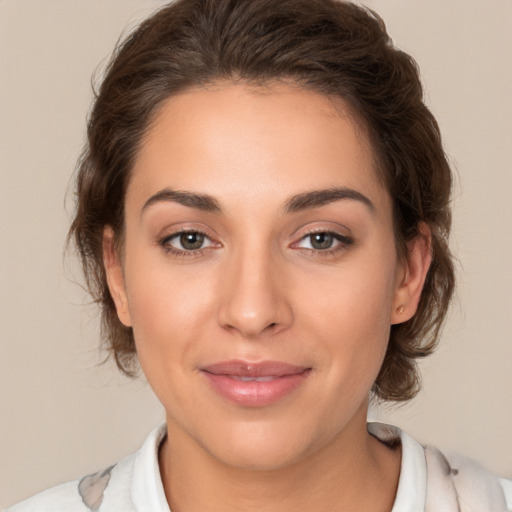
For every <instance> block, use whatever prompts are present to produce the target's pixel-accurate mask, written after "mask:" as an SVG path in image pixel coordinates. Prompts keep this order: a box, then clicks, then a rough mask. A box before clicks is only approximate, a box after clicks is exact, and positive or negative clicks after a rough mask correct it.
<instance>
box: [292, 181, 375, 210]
mask: <svg viewBox="0 0 512 512" xmlns="http://www.w3.org/2000/svg"><path fill="white" fill-rule="evenodd" d="M341 199H352V200H355V201H360V202H361V203H363V204H364V205H365V206H367V207H368V209H369V210H370V212H371V213H372V214H374V213H375V206H374V204H373V203H372V202H371V201H370V199H369V198H368V197H366V196H365V195H363V194H361V192H358V191H357V190H354V189H352V188H346V187H335V188H328V189H325V190H312V191H311V192H304V193H302V194H297V195H296V196H293V197H291V198H290V199H289V200H288V201H287V202H286V204H285V207H284V211H285V213H295V212H299V211H303V210H309V209H311V208H318V207H319V206H323V205H326V204H329V203H332V202H334V201H339V200H341Z"/></svg>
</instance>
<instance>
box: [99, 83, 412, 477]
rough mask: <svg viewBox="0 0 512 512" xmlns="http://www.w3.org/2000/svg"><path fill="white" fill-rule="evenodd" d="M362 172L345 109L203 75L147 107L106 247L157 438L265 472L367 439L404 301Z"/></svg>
mask: <svg viewBox="0 0 512 512" xmlns="http://www.w3.org/2000/svg"><path fill="white" fill-rule="evenodd" d="M374 167H375V166H374V162H373V160H372V154H371V150H370V148H369V144H368V141H367V139H366V136H365V134H364V132H363V131H362V130H360V129H358V127H357V124H356V123H355V122H354V120H353V118H352V117H351V116H350V115H349V114H348V110H347V109H346V108H344V105H343V104H342V103H341V102H340V103H339V104H337V105H336V108H335V106H334V105H333V103H332V102H331V101H330V100H329V99H327V98H325V97H323V96H321V95H317V94H315V93H312V92H307V91H304V90H300V89H298V88H296V87H292V86H285V85H279V86H277V85H276V86H273V87H269V88H266V89H252V90H251V89H249V88H248V87H246V86H243V85H227V84H226V85H218V86H216V87H212V88H208V89H194V90H189V91H187V92H184V93H182V94H180V95H178V96H175V97H172V98H171V99H169V100H168V101H167V102H166V103H165V104H164V105H163V106H162V107H161V109H160V111H159V113H158V115H157V117H156V118H155V120H154V123H153V124H152V125H151V127H150V128H149V130H148V132H147V134H146V137H145V139H144V141H143V144H142V146H141V149H140V152H139V154H138V157H137V160H136V164H135V167H134V171H133V175H132V178H131V181H130V184H129V187H128V190H127V195H126V205H125V238H124V248H123V256H122V258H117V257H116V256H115V255H112V253H111V252H109V247H110V246H111V244H110V241H111V236H112V233H111V232H110V230H109V229H107V230H106V232H105V247H106V261H107V267H108V268H107V271H108V278H109V285H110V288H111V291H112V295H113V297H114V300H115V302H116V306H117V310H118V314H119V317H120V319H121V321H122V322H123V323H124V324H125V325H129V326H132V327H133V332H134V336H135V340H136V347H137V353H138V357H139V359H140V364H141V366H142V369H143V371H144V373H145V375H146V377H147V379H148V381H149V383H150V385H151V386H152V388H153V389H154V391H155V393H156V394H157V396H158V397H159V399H160V401H161V402H162V404H163V405H164V407H165V410H166V413H167V421H168V428H169V432H170V435H169V438H170V439H181V440H182V441H183V442H184V443H189V445H190V446H191V447H194V449H196V450H198V451H202V452H204V453H208V454H209V455H210V456H212V457H214V458H216V459H217V460H219V461H222V462H224V463H226V464H229V465H231V466H236V467H245V468H275V467H283V466H286V465H290V464H293V463H294V462H297V461H299V460H302V459H304V458H306V457H308V456H311V455H312V454H314V453H316V452H319V451H320V450H322V449H324V448H325V447H328V446H331V445H332V444H334V443H337V442H341V440H342V439H344V441H345V442H346V441H350V439H351V438H353V439H355V437H356V436H357V435H362V434H361V433H364V435H365V426H364V425H365V421H366V408H367V403H368V394H369V391H370V389H371V387H372V384H373V382H374V381H375V378H376V376H377V374H378V372H379V369H380V366H381V363H382V360H383V357H384V354H385V351H386V346H387V341H388V337H389V331H390V325H391V324H392V323H393V322H398V321H401V320H406V319H407V317H408V316H411V314H412V313H413V312H414V311H413V310H414V307H415V303H416V302H417V298H419V295H418V294H416V295H418V297H416V296H415V295H414V290H413V286H412V285H411V282H412V281H413V280H414V278H415V276H416V274H417V273H418V272H416V271H415V268H416V267H415V266H414V264H413V265H409V263H410V262H409V263H407V262H406V263H404V264H400V263H399V261H398V258H397V254H396V248H395V247H396V245H395V238H394V234H393V222H392V205H391V200H390V197H389V194H388V193H387V192H386V190H385V189H384V188H383V185H382V182H381V180H379V178H378V177H377V174H376V172H375V168H374ZM408 265H409V266H410V268H408ZM417 281H418V283H417V286H416V285H415V286H416V288H418V287H420V285H421V283H419V281H421V276H420V278H418V279H417ZM413 284H414V283H413ZM404 305H405V306H406V308H405V311H404V308H403V307H400V306H404ZM398 310H399V311H400V313H397V311H398ZM400 315H401V316H402V318H399V317H400ZM356 433H357V434H356Z"/></svg>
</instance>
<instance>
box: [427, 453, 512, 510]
mask: <svg viewBox="0 0 512 512" xmlns="http://www.w3.org/2000/svg"><path fill="white" fill-rule="evenodd" d="M424 450H425V459H426V463H427V471H428V476H429V485H428V487H427V498H428V499H427V503H431V507H432V509H433V510H435V507H436V506H437V505H438V503H437V499H436V496H439V495H440V494H441V493H442V492H444V493H446V492H448V491H451V494H452V495H453V499H454V502H457V503H458V505H459V506H460V510H462V511H468V512H473V511H475V512H480V511H487V510H488V511H490V512H494V511H497V512H503V511H507V510H512V481H511V480H508V479H505V478H500V477H498V476H496V475H494V474H493V473H491V472H490V471H488V470H487V469H486V468H484V467H483V466H482V465H481V464H479V463H478V462H476V461H474V460H472V459H470V458H467V457H464V456H462V455H459V454H456V453H449V452H445V453H444V452H442V451H441V450H439V449H437V448H434V447H432V446H425V447H424Z"/></svg>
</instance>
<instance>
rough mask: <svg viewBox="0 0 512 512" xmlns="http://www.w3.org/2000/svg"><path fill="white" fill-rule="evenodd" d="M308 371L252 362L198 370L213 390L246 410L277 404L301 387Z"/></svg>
mask: <svg viewBox="0 0 512 512" xmlns="http://www.w3.org/2000/svg"><path fill="white" fill-rule="evenodd" d="M310 371H311V368H308V367H305V366H296V365H293V364H289V363H285V362H281V361H263V362H260V363H251V362H247V361H241V360H233V361H223V362H219V363H215V364H212V365H208V366H206V367H204V368H202V369H201V373H202V374H203V375H204V376H205V377H206V379H207V380H208V382H209V383H210V385H211V386H212V388H213V390H214V391H215V392H216V393H218V394H219V395H221V396H222V397H223V398H225V399H227V400H229V401H231V402H234V403H235V404H237V405H240V406H245V407H263V406H266V405H270V404H272V403H275V402H278V401H279V400H281V399H282V398H284V397H285V396H286V395H288V394H289V393H291V392H292V391H294V390H295V389H297V388H298V387H299V386H301V385H302V384H303V383H304V382H305V381H306V378H307V377H308V376H309V374H310Z"/></svg>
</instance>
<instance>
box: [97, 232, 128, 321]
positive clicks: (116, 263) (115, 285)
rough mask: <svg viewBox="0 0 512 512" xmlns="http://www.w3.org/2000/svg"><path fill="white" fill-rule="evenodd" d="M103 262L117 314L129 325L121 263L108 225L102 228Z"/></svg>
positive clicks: (112, 233)
mask: <svg viewBox="0 0 512 512" xmlns="http://www.w3.org/2000/svg"><path fill="white" fill-rule="evenodd" d="M103 264H104V265H105V273H106V275H107V283H108V289H109V290H110V295H111V296H112V299H114V304H115V305H116V311H117V316H118V317H119V320H120V321H121V322H122V323H123V324H124V325H125V326H126V327H131V325H132V321H131V318H130V311H129V308H128V300H127V295H126V285H125V280H124V271H123V264H122V261H121V258H120V256H119V253H118V250H117V249H116V247H115V243H114V231H113V230H112V228H111V227H110V226H106V227H105V229H104V230H103Z"/></svg>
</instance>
